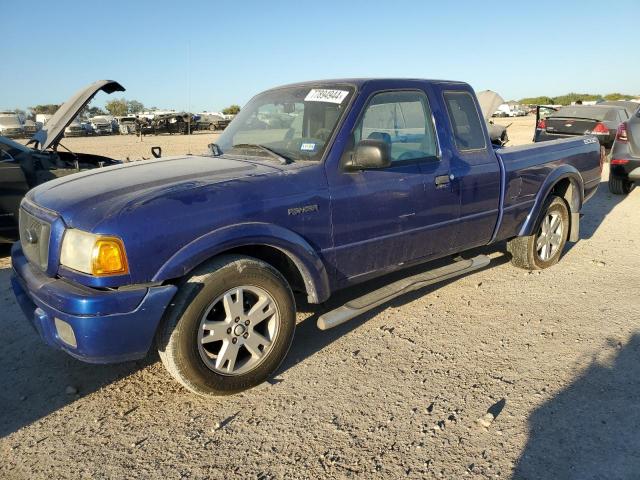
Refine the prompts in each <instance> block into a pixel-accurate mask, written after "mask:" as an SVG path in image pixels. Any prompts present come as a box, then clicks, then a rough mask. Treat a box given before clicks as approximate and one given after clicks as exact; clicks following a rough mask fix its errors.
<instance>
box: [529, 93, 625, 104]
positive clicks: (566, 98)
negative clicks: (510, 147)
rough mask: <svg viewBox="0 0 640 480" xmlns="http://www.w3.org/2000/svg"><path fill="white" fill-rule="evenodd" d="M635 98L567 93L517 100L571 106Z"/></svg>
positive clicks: (619, 94)
mask: <svg viewBox="0 0 640 480" xmlns="http://www.w3.org/2000/svg"><path fill="white" fill-rule="evenodd" d="M633 98H637V96H636V95H625V94H623V93H608V94H606V95H598V94H593V93H567V94H566V95H560V96H558V97H546V96H541V97H527V98H523V99H521V100H519V103H522V104H523V105H571V104H572V103H573V102H577V101H578V100H582V101H583V102H589V101H598V100H631V99H633Z"/></svg>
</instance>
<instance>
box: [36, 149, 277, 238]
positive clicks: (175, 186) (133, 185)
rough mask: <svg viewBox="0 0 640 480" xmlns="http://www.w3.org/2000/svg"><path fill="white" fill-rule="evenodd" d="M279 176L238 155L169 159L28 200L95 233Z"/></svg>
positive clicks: (87, 178)
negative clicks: (143, 213) (130, 216)
mask: <svg viewBox="0 0 640 480" xmlns="http://www.w3.org/2000/svg"><path fill="white" fill-rule="evenodd" d="M279 172H281V169H280V168H278V167H276V166H275V165H274V166H271V165H269V164H268V163H267V162H254V161H250V160H244V159H240V158H238V157H226V156H225V157H211V156H184V157H168V158H161V159H158V160H145V161H139V162H133V163H125V164H122V165H115V166H111V167H105V168H98V169H94V170H89V171H86V172H80V173H76V174H73V175H69V176H66V177H62V178H59V179H56V180H52V181H49V182H46V183H44V184H42V185H40V186H38V187H36V188H34V189H33V190H31V191H30V192H29V194H28V198H29V199H30V200H31V201H33V202H35V203H36V204H38V205H40V206H42V207H45V208H47V209H50V210H53V211H55V212H57V213H59V214H60V215H61V216H62V218H63V219H64V221H65V223H66V224H67V225H68V226H70V227H73V228H81V229H84V230H88V231H91V230H92V229H94V228H95V227H96V226H97V225H98V224H99V223H101V222H103V221H105V220H108V219H110V218H112V217H116V216H118V215H119V214H121V213H124V212H131V211H132V210H136V209H138V208H141V207H144V206H147V205H150V204H152V203H154V201H156V200H162V201H168V200H169V201H177V202H181V203H184V204H185V208H189V204H190V203H193V202H194V201H197V199H198V198H204V197H206V196H210V195H215V194H216V193H219V192H217V191H219V190H227V188H225V187H226V186H227V185H228V186H230V188H232V186H233V185H239V184H240V183H242V184H246V181H245V180H246V179H247V177H254V176H261V175H266V174H270V173H279ZM197 189H199V190H200V191H198V192H197V193H196V192H194V191H195V190H197ZM200 193H202V195H200ZM194 199H195V200H194Z"/></svg>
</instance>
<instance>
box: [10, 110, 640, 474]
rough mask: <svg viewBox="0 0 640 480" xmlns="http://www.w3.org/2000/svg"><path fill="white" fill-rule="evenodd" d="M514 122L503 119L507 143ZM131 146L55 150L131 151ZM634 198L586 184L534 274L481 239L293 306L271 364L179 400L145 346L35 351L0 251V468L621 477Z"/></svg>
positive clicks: (631, 355)
mask: <svg viewBox="0 0 640 480" xmlns="http://www.w3.org/2000/svg"><path fill="white" fill-rule="evenodd" d="M503 121H504V122H505V123H511V120H508V119H504V120H500V122H503ZM532 127H533V126H532V119H531V117H528V118H524V119H515V122H514V125H513V126H512V127H510V137H511V138H512V140H513V143H514V144H515V143H525V142H527V141H529V140H530V137H531V132H532ZM512 128H513V131H511V129H512ZM200 137H202V142H201V140H200ZM210 137H211V136H210V135H207V136H205V135H198V136H194V137H193V138H192V139H191V142H192V150H193V151H194V152H195V151H197V149H196V144H197V146H198V147H202V148H201V149H204V148H205V146H206V143H209V142H210V141H211V140H210ZM196 139H197V141H196ZM123 140H124V141H125V143H124V144H122V143H121V142H122V141H123ZM152 140H154V141H152ZM155 140H157V142H155ZM186 140H187V139H186V138H185V137H162V138H157V139H149V138H145V140H144V145H145V147H147V146H151V145H154V144H161V145H162V146H163V147H164V148H165V149H166V151H165V153H166V154H168V153H183V152H184V146H185V145H186V143H185V142H186ZM130 141H131V143H130ZM134 141H135V139H134V138H133V137H126V138H122V137H113V138H99V139H75V140H74V141H73V142H71V141H68V142H67V146H69V147H70V148H72V149H74V148H77V149H78V150H80V149H79V148H78V147H79V146H82V147H84V148H85V150H84V151H94V152H102V153H104V152H105V151H106V153H108V154H114V155H117V156H120V157H121V158H124V157H126V156H131V158H136V157H139V156H141V155H142V154H143V153H144V154H145V156H147V154H146V152H147V151H148V150H146V149H141V148H139V146H138V145H136V144H135V143H133V142H134ZM160 142H162V143H160ZM180 149H182V151H180ZM170 151H171V152H170ZM639 209H640V189H636V190H634V191H633V192H632V193H631V194H630V195H629V196H628V197H627V198H621V197H612V196H611V195H610V194H609V193H608V191H607V187H606V183H602V184H601V186H600V189H599V190H598V193H597V195H596V196H595V197H594V199H593V200H591V202H589V203H588V204H587V205H586V206H585V208H584V218H583V223H582V239H581V240H580V242H578V243H576V244H573V245H571V246H570V248H568V249H567V251H566V253H565V255H564V258H563V259H562V260H561V262H560V264H559V265H557V266H555V267H553V268H551V269H549V270H545V271H543V272H540V273H537V272H536V273H533V272H527V271H523V270H519V269H516V268H514V267H512V266H511V264H510V263H509V261H508V256H507V255H505V254H503V253H502V249H501V248H497V249H494V250H491V251H490V252H491V257H492V259H493V261H492V264H491V265H490V266H489V267H488V268H487V269H485V270H483V271H480V272H477V273H475V274H473V275H471V276H467V277H464V278H461V279H458V280H455V281H451V282H448V283H446V284H444V285H438V286H436V287H429V288H427V289H425V290H423V291H420V292H416V293H414V294H410V295H407V296H404V297H402V298H400V299H397V300H395V301H393V302H391V303H390V304H387V305H384V306H382V307H380V308H378V309H376V310H374V311H372V312H370V313H369V314H367V315H365V316H363V317H362V318H359V319H357V320H354V321H352V322H351V323H348V324H345V325H343V326H342V327H339V328H337V329H335V330H331V331H327V332H321V331H319V330H317V329H316V327H315V322H316V319H317V316H318V315H319V314H320V313H322V312H323V311H325V310H326V309H328V308H332V307H334V306H337V305H339V303H340V300H341V298H342V299H343V298H344V296H345V295H355V294H357V293H358V292H356V291H353V290H352V291H349V292H345V293H343V294H341V295H340V296H339V297H338V298H335V299H333V300H332V301H331V303H330V305H323V306H308V305H304V304H303V305H300V307H301V310H302V311H301V313H300V314H299V325H298V327H299V328H298V332H297V334H296V339H295V340H294V345H293V347H292V350H291V352H290V354H289V357H288V360H287V361H286V362H285V364H284V365H283V367H282V368H281V370H280V372H279V373H278V375H277V376H276V377H275V378H274V379H273V380H272V381H271V382H269V383H265V384H264V385H261V386H259V387H257V388H255V389H253V390H251V391H248V392H245V393H243V394H239V395H235V396H231V397H226V398H212V399H202V398H198V397H194V396H193V395H191V394H189V393H188V392H186V391H185V390H183V389H182V388H180V387H179V386H177V384H176V383H175V382H173V381H172V380H171V378H170V377H169V375H168V374H167V373H166V372H165V371H164V369H163V368H162V366H161V364H160V363H159V362H158V360H157V356H156V355H151V356H150V358H148V359H147V360H145V361H140V362H135V363H128V364H121V365H115V366H113V365H111V366H94V365H87V364H83V363H80V362H78V361H76V360H73V359H72V358H70V357H69V356H67V355H65V354H63V353H61V352H58V351H54V350H51V349H49V348H47V347H46V346H44V345H43V344H42V343H41V342H40V340H39V339H38V338H37V337H36V336H35V334H34V333H33V331H32V330H31V328H30V327H29V326H28V324H27V322H26V321H25V320H24V318H23V317H22V314H21V313H20V311H19V309H18V307H17V306H16V304H15V301H14V299H13V296H12V293H11V291H10V285H9V276H10V267H9V262H8V260H7V259H6V258H5V259H2V260H0V326H1V327H2V333H3V335H2V336H3V342H4V346H3V348H2V349H1V350H0V385H1V386H2V389H1V390H0V412H1V413H0V437H1V438H0V459H1V461H0V478H9V479H13V478H18V479H36V478H144V479H148V478H167V479H173V478H176V479H178V478H194V479H203V478H259V479H270V478H355V477H358V478H371V477H377V478H397V477H405V476H408V477H410V478H447V479H454V478H456V479H457V478H473V477H477V478H517V479H541V478H549V479H602V478H607V479H622V478H639V477H640V455H639V453H638V452H640V433H639V428H638V426H639V425H640V393H639V392H640V256H639V255H638V247H639V246H640V224H639V223H638V221H637V219H638V210H639ZM7 254H8V250H7V249H6V248H5V249H4V250H3V251H0V256H2V255H7ZM379 283H380V282H378V284H379ZM367 288H371V286H370V285H369V286H364V287H361V288H359V289H358V290H359V291H365V290H366V289H367ZM76 389H77V393H74V392H75V391H76ZM488 410H490V411H491V413H492V414H493V415H494V416H495V419H494V420H493V421H491V416H486V414H487V411H488ZM479 419H482V420H481V422H478V420H479ZM483 424H484V425H483Z"/></svg>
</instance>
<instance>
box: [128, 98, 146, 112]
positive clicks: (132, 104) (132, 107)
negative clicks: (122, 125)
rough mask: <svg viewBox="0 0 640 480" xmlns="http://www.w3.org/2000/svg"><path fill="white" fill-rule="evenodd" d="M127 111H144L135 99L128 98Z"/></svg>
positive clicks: (142, 106)
mask: <svg viewBox="0 0 640 480" xmlns="http://www.w3.org/2000/svg"><path fill="white" fill-rule="evenodd" d="M127 111H128V112H129V113H140V112H142V111H144V105H143V104H142V103H141V102H139V101H137V100H129V101H128V102H127Z"/></svg>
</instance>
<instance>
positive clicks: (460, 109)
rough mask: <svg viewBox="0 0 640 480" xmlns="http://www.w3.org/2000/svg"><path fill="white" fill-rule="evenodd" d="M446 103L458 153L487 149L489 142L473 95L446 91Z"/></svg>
mask: <svg viewBox="0 0 640 480" xmlns="http://www.w3.org/2000/svg"><path fill="white" fill-rule="evenodd" d="M444 101H445V104H446V105H447V112H448V114H449V121H450V122H451V129H452V133H453V138H454V141H455V144H456V147H457V149H458V151H460V152H467V151H474V150H484V149H486V148H487V141H486V137H485V134H484V129H483V128H482V121H481V118H480V112H478V108H477V106H476V103H475V101H474V100H473V97H472V96H471V94H470V93H469V92H463V91H452V90H449V91H445V92H444Z"/></svg>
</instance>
